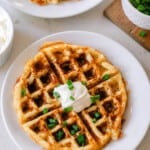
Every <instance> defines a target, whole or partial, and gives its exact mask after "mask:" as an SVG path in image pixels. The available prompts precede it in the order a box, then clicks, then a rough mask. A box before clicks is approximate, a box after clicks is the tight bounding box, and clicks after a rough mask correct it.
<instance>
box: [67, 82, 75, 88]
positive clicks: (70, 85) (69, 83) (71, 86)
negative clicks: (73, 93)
mask: <svg viewBox="0 0 150 150" xmlns="http://www.w3.org/2000/svg"><path fill="white" fill-rule="evenodd" d="M67 85H68V88H69V90H73V89H74V86H73V83H72V81H71V80H68V81H67Z"/></svg>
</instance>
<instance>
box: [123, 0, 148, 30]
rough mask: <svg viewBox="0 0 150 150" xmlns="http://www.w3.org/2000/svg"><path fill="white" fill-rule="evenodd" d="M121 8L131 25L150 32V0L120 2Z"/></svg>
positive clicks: (125, 0)
mask: <svg viewBox="0 0 150 150" xmlns="http://www.w3.org/2000/svg"><path fill="white" fill-rule="evenodd" d="M122 7H123V10H124V13H125V15H126V16H127V17H128V18H129V20H130V21H131V22H132V23H133V24H135V25H137V26H139V27H141V28H143V29H147V30H150V0H122Z"/></svg>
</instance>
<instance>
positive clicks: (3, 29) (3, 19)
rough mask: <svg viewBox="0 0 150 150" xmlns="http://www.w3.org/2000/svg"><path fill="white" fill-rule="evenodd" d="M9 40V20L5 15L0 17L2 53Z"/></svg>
mask: <svg viewBox="0 0 150 150" xmlns="http://www.w3.org/2000/svg"><path fill="white" fill-rule="evenodd" d="M7 38H8V27H7V19H6V17H5V16H4V15H1V16H0V51H1V49H2V48H3V46H4V45H5V43H6V41H7Z"/></svg>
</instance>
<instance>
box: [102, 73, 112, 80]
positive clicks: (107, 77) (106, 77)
mask: <svg viewBox="0 0 150 150" xmlns="http://www.w3.org/2000/svg"><path fill="white" fill-rule="evenodd" d="M109 78H110V74H105V75H104V76H103V77H102V80H103V81H105V80H108V79H109Z"/></svg>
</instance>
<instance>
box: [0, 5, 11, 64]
mask: <svg viewBox="0 0 150 150" xmlns="http://www.w3.org/2000/svg"><path fill="white" fill-rule="evenodd" d="M0 14H1V16H0V20H1V21H0V23H1V24H3V25H2V26H1V30H4V33H3V34H5V35H3V36H2V34H1V36H2V38H3V40H4V41H5V42H4V44H3V45H2V46H0V66H1V65H3V64H4V63H5V62H6V61H7V59H8V57H9V55H10V52H11V47H12V42H13V35H14V27H13V23H12V20H11V18H10V16H9V14H8V13H7V11H5V9H3V8H2V7H0ZM2 20H3V21H2ZM1 32H2V31H1Z"/></svg>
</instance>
